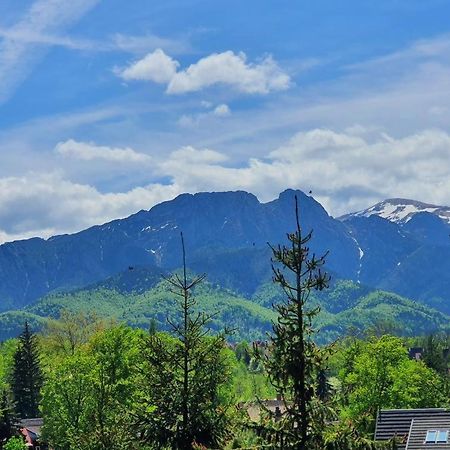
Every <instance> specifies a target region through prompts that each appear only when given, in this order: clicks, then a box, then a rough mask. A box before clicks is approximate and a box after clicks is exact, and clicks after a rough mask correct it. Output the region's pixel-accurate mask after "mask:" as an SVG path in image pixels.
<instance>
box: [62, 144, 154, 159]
mask: <svg viewBox="0 0 450 450" xmlns="http://www.w3.org/2000/svg"><path fill="white" fill-rule="evenodd" d="M55 152H56V153H58V154H59V155H62V156H64V157H67V158H74V159H79V160H83V161H93V160H104V161H111V162H121V163H147V162H149V161H151V159H152V158H151V157H150V156H149V155H146V154H144V153H138V152H136V151H135V150H133V149H132V148H111V147H107V146H101V145H95V144H94V143H92V142H77V141H75V140H73V139H69V140H67V141H65V142H59V143H58V144H57V145H56V147H55Z"/></svg>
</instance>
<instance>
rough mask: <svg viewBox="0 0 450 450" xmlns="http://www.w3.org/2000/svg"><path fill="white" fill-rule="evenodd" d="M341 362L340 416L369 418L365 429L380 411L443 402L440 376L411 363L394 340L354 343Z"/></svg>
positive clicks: (400, 344) (404, 349)
mask: <svg viewBox="0 0 450 450" xmlns="http://www.w3.org/2000/svg"><path fill="white" fill-rule="evenodd" d="M344 361H345V362H344V367H343V368H342V369H341V372H340V379H341V382H342V392H343V395H344V397H346V400H345V403H346V406H345V408H344V412H343V414H344V415H345V416H346V417H349V418H351V419H357V418H361V417H363V416H366V417H368V418H369V425H368V429H371V428H372V427H373V423H374V422H373V421H374V420H375V417H376V413H377V411H378V410H379V409H381V408H423V407H434V406H440V404H441V402H443V400H444V399H443V398H442V384H441V383H442V382H441V379H440V377H439V376H438V375H437V374H436V373H435V372H434V371H433V370H432V369H429V368H428V367H426V366H425V365H424V364H423V363H422V362H420V361H415V360H410V359H409V358H408V355H407V351H406V348H405V346H404V345H403V343H402V341H401V339H399V338H397V337H394V336H388V335H386V336H382V337H381V338H376V337H373V338H371V339H370V340H369V341H367V342H363V341H355V342H354V343H353V344H352V345H351V346H350V347H349V348H348V349H347V350H346V351H345V358H344Z"/></svg>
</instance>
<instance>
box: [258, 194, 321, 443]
mask: <svg viewBox="0 0 450 450" xmlns="http://www.w3.org/2000/svg"><path fill="white" fill-rule="evenodd" d="M295 218H296V229H295V231H294V232H293V233H289V234H287V239H288V242H289V244H288V246H285V245H278V246H276V247H273V246H271V249H272V253H273V256H272V270H273V281H274V282H275V283H277V284H278V285H279V286H280V287H281V288H282V290H283V291H284V293H285V299H284V300H283V301H282V302H281V303H279V304H277V305H275V306H274V308H275V310H276V311H277V313H278V319H277V322H276V323H275V324H274V325H273V334H272V335H271V336H270V341H269V349H270V350H269V356H268V357H267V358H266V362H265V366H266V370H267V373H268V376H269V380H270V382H271V383H272V385H273V386H274V387H275V389H276V391H277V393H278V394H279V395H281V398H282V400H283V402H284V407H285V412H284V413H283V414H282V418H281V420H278V421H277V422H275V421H272V425H271V427H269V428H267V429H266V437H267V439H268V441H269V442H270V443H272V445H273V447H274V448H286V449H287V448H293V449H298V450H302V449H313V448H321V444H320V436H319V435H320V432H321V431H322V430H323V427H324V424H325V417H324V415H323V414H322V413H319V411H323V410H321V408H320V399H319V398H318V397H319V395H320V396H322V395H323V394H324V392H321V391H323V381H324V380H322V383H318V381H320V380H321V378H323V375H324V372H323V369H324V360H325V358H326V356H327V349H325V348H324V349H321V348H319V347H318V346H317V345H316V344H315V343H314V341H313V337H314V332H315V331H314V329H313V327H312V320H313V319H314V318H315V317H316V316H317V314H318V313H319V308H318V307H315V308H312V307H310V306H309V305H308V300H309V296H310V293H311V291H312V290H322V289H324V288H325V287H327V285H328V281H329V276H328V275H327V274H326V273H325V272H323V271H322V266H323V265H324V263H325V257H326V254H325V255H323V256H321V257H316V256H315V255H314V254H312V255H310V249H309V247H308V244H309V241H310V240H311V238H312V231H311V232H309V233H308V234H303V231H302V228H301V226H300V219H299V209H298V201H297V197H295ZM320 385H322V386H320ZM318 394H319V395H318Z"/></svg>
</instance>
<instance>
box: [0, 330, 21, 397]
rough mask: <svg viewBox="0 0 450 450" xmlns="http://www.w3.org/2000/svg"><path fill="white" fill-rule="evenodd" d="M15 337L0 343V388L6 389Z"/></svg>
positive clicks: (12, 362) (12, 360) (14, 348)
mask: <svg viewBox="0 0 450 450" xmlns="http://www.w3.org/2000/svg"><path fill="white" fill-rule="evenodd" d="M16 349H17V339H8V340H7V341H5V342H2V343H1V344H0V389H2V390H3V389H8V388H9V383H10V381H11V373H12V369H13V364H14V354H15V352H16Z"/></svg>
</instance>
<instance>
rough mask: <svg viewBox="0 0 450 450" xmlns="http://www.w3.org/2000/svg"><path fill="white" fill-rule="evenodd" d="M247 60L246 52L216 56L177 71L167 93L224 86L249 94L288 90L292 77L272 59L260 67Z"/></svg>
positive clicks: (264, 60)
mask: <svg viewBox="0 0 450 450" xmlns="http://www.w3.org/2000/svg"><path fill="white" fill-rule="evenodd" d="M246 59H247V58H246V56H245V54H244V53H239V54H237V55H236V54H235V53H233V52H232V51H227V52H224V53H213V54H212V55H209V56H207V57H205V58H202V59H200V60H199V61H198V62H197V63H195V64H191V65H190V66H189V67H188V68H187V69H185V70H183V71H180V72H177V73H176V74H175V76H174V77H173V78H172V80H171V81H170V83H169V85H168V86H167V92H168V93H169V94H181V93H185V92H193V91H199V90H201V89H204V88H206V87H209V86H212V85H215V84H224V85H230V86H233V87H235V88H236V89H237V90H238V91H241V92H245V93H248V94H267V93H269V92H271V91H279V90H285V89H287V88H288V87H289V84H290V78H289V76H288V75H287V74H285V73H284V72H283V71H282V70H281V69H280V68H279V67H278V65H277V64H276V63H275V61H274V60H273V59H272V57H270V56H268V57H266V58H265V59H263V60H262V61H261V62H260V63H259V64H247V61H246Z"/></svg>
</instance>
